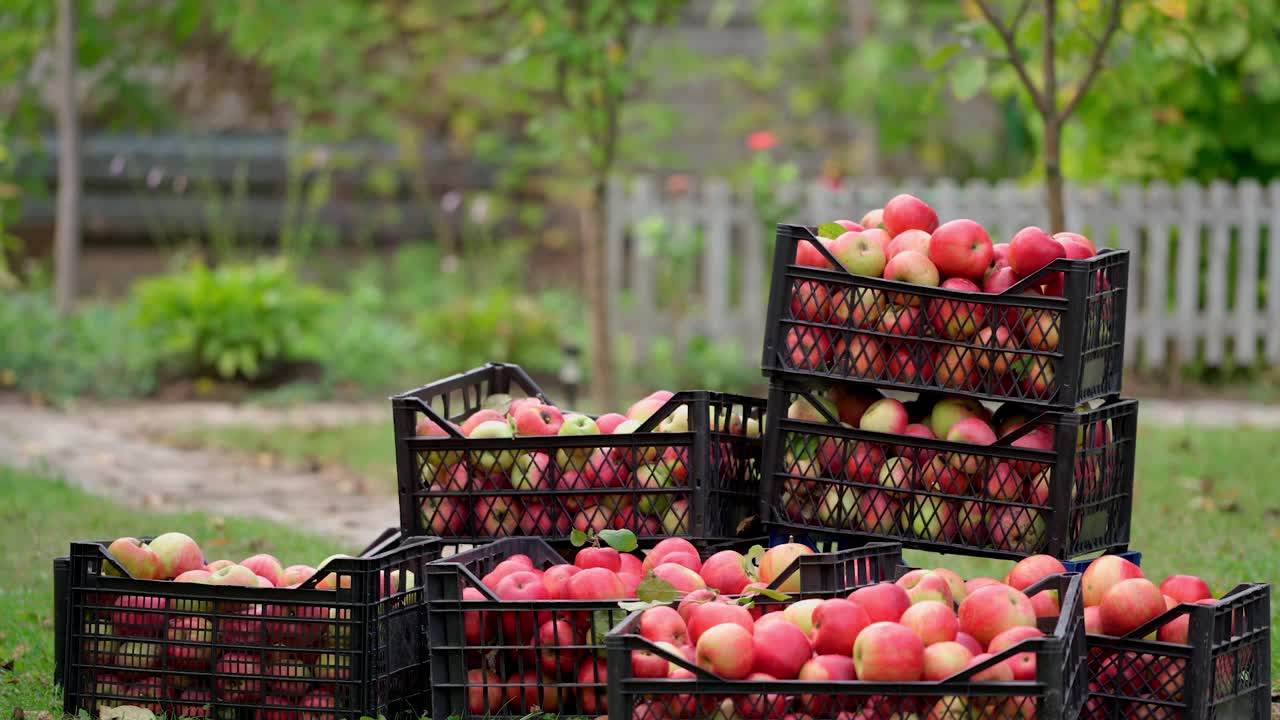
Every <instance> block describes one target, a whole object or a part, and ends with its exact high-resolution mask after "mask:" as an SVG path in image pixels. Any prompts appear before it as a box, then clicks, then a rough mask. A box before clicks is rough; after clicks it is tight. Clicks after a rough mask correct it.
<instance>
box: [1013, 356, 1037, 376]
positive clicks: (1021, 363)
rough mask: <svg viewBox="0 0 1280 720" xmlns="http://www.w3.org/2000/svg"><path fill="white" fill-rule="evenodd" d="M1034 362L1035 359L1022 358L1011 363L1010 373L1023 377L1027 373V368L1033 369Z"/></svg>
mask: <svg viewBox="0 0 1280 720" xmlns="http://www.w3.org/2000/svg"><path fill="white" fill-rule="evenodd" d="M1034 361H1035V359H1034V358H1029V357H1020V358H1018V359H1017V360H1014V361H1013V362H1011V363H1009V372H1011V373H1013V374H1014V375H1021V374H1023V373H1025V372H1026V371H1027V368H1029V367H1031V364H1032V363H1033V362H1034Z"/></svg>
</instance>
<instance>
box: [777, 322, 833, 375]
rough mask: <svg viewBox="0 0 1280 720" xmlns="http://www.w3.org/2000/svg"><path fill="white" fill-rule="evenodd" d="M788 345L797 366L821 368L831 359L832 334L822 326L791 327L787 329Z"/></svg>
mask: <svg viewBox="0 0 1280 720" xmlns="http://www.w3.org/2000/svg"><path fill="white" fill-rule="evenodd" d="M786 347H787V349H788V350H789V351H790V356H791V364H792V366H794V367H796V368H800V369H803V370H821V369H823V367H824V366H825V365H826V363H828V362H829V361H830V360H831V335H830V333H828V332H827V331H826V330H824V329H822V328H816V327H807V326H806V327H793V328H791V329H790V330H788V331H787V340H786Z"/></svg>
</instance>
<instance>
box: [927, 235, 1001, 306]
mask: <svg viewBox="0 0 1280 720" xmlns="http://www.w3.org/2000/svg"><path fill="white" fill-rule="evenodd" d="M992 257H993V251H992V249H991V238H990V237H989V236H988V235H987V231H986V230H985V229H983V227H982V226H981V225H979V224H978V223H976V222H974V221H972V220H952V221H950V222H947V223H944V224H942V225H940V226H939V227H938V229H937V230H934V231H933V237H932V238H930V240H929V259H930V260H932V261H933V264H934V265H937V266H938V272H940V273H942V275H943V276H944V277H954V278H967V279H969V280H980V279H981V278H982V275H983V273H984V272H986V270H987V267H988V266H989V265H990V264H991V260H992ZM975 290H976V288H975Z"/></svg>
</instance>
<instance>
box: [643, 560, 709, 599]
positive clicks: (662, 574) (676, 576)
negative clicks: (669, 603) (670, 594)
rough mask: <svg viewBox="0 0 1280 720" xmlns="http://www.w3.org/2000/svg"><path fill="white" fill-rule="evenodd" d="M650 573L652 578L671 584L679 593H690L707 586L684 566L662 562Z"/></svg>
mask: <svg viewBox="0 0 1280 720" xmlns="http://www.w3.org/2000/svg"><path fill="white" fill-rule="evenodd" d="M651 572H652V574H653V576H654V577H656V578H659V579H662V580H666V581H667V582H669V583H671V584H672V585H673V586H675V588H676V590H678V591H680V592H681V593H690V592H693V591H694V590H697V589H699V588H705V587H706V586H707V583H706V582H705V581H704V580H703V579H702V576H701V575H699V574H698V573H696V572H694V571H693V570H692V569H690V568H687V567H685V566H684V565H678V564H676V563H669V562H664V563H662V564H661V565H659V566H658V567H656V568H654V569H653V570H652V571H651Z"/></svg>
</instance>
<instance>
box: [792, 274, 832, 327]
mask: <svg viewBox="0 0 1280 720" xmlns="http://www.w3.org/2000/svg"><path fill="white" fill-rule="evenodd" d="M791 317H793V318H795V319H797V320H809V321H812V322H826V321H827V319H828V318H829V317H831V298H830V296H829V295H828V294H827V286H826V285H823V284H822V283H818V282H814V281H812V280H803V281H801V282H799V283H796V288H795V292H793V293H792V294H791Z"/></svg>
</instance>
